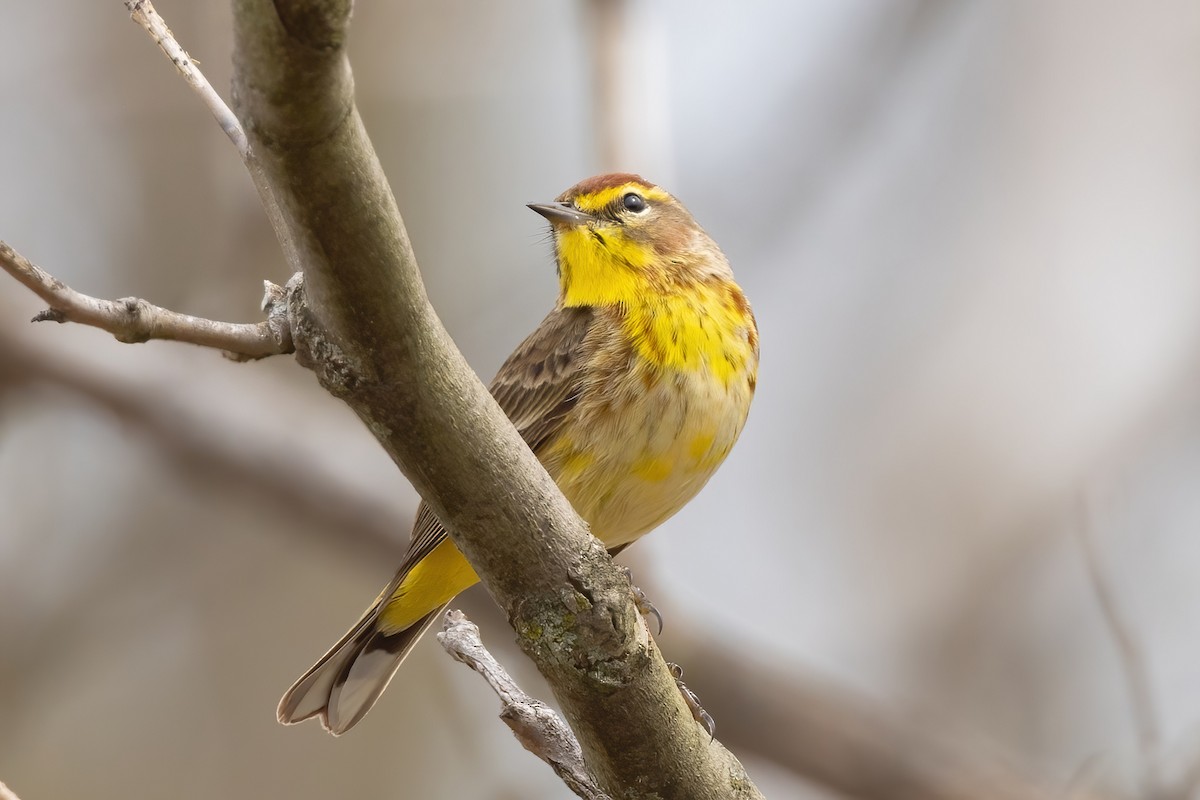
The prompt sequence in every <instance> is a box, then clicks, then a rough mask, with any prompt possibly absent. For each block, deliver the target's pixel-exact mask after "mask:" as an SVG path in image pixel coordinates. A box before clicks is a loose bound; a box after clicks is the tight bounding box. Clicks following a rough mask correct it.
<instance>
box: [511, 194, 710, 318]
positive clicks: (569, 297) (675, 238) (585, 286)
mask: <svg viewBox="0 0 1200 800" xmlns="http://www.w3.org/2000/svg"><path fill="white" fill-rule="evenodd" d="M529 207H530V208H531V209H533V210H534V211H536V212H537V213H539V214H541V215H542V216H543V217H545V218H546V219H547V220H549V221H550V228H551V231H552V233H553V235H554V249H555V255H556V257H557V260H558V275H559V281H560V284H561V291H562V298H563V303H564V305H567V306H584V305H588V306H601V305H613V304H630V303H634V302H636V301H637V300H638V298H640V297H644V296H646V293H647V290H648V288H650V287H654V288H656V289H657V290H658V291H663V290H668V289H669V288H670V287H671V286H672V285H676V286H686V285H689V284H691V283H695V282H699V281H705V280H712V279H714V278H728V279H731V278H732V273H731V271H730V269H729V264H728V262H727V261H726V260H725V256H724V255H723V254H722V253H721V250H720V248H719V247H717V245H716V243H715V242H713V240H712V239H710V238H709V236H708V234H707V233H705V232H704V229H703V228H701V227H700V226H699V225H698V224H697V223H696V220H695V219H693V218H692V215H691V214H690V213H688V210H687V209H686V208H684V207H683V204H682V203H680V202H679V201H678V200H676V199H675V198H674V197H672V196H671V195H669V194H667V193H666V192H665V191H663V190H662V189H660V188H659V187H657V186H655V185H654V184H652V183H649V182H647V181H646V180H644V179H643V178H641V177H639V176H637V175H630V174H626V173H616V174H611V175H598V176H596V177H594V178H588V179H587V180H585V181H581V182H580V183H577V184H576V185H575V186H572V187H571V188H570V189H568V190H567V191H565V192H563V193H562V194H560V195H559V196H558V197H557V198H555V200H554V202H553V203H541V204H538V203H534V204H530V206H529Z"/></svg>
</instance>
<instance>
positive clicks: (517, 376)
mask: <svg viewBox="0 0 1200 800" xmlns="http://www.w3.org/2000/svg"><path fill="white" fill-rule="evenodd" d="M594 317H595V313H594V311H593V310H592V309H591V308H563V307H561V306H559V307H556V308H555V309H554V310H553V311H551V312H550V313H549V315H547V316H546V318H545V319H544V320H542V324H541V325H538V327H537V329H536V330H534V332H533V333H532V334H530V335H529V337H528V338H527V339H526V340H525V341H524V342H522V343H521V345H520V346H519V347H517V349H516V350H514V351H513V353H512V355H510V356H509V357H508V359H507V360H506V361H505V362H504V364H503V365H501V367H500V371H499V372H497V373H496V377H495V378H493V379H492V384H491V386H490V387H489V388H490V391H491V393H492V397H494V398H496V402H497V403H499V404H500V408H501V410H503V411H504V413H505V415H506V416H507V417H508V418H509V420H511V421H512V423H513V425H515V426H516V428H517V432H518V433H520V434H521V438H523V439H524V440H525V443H526V444H528V445H529V447H530V449H531V450H533V452H534V453H537V452H538V451H539V450H540V449H541V447H542V446H543V445H544V444H545V443H546V442H547V441H549V440H551V439H553V438H554V436H555V434H557V433H558V431H559V429H560V428H561V427H562V423H563V420H564V419H566V416H567V414H568V413H569V412H570V410H571V409H572V408H573V407H574V405H575V402H576V400H577V399H578V397H579V387H580V380H579V378H580V374H581V373H580V367H581V366H582V364H583V362H584V360H585V357H586V346H585V345H586V342H585V340H586V338H587V333H588V331H589V330H591V327H592V321H593V319H594ZM445 539H446V528H445V527H444V526H443V525H442V523H441V520H439V519H438V518H437V515H435V514H434V513H433V510H432V509H430V508H429V506H428V505H426V504H425V503H423V502H422V503H421V505H420V507H419V508H418V509H417V520H416V522H415V523H414V524H413V533H412V540H411V543H410V544H409V546H408V552H407V553H405V556H404V561H403V563H402V564H401V567H400V576H402V575H403V574H404V573H405V572H407V570H408V569H409V568H410V567H411V566H412V565H413V564H416V563H418V562H419V561H420V560H421V559H423V558H425V556H427V555H429V554H430V553H432V552H433V550H434V548H436V547H437V546H438V545H439V544H441V543H442V542H443V541H444V540H445ZM400 576H398V577H400ZM396 585H399V584H398V583H397V584H396Z"/></svg>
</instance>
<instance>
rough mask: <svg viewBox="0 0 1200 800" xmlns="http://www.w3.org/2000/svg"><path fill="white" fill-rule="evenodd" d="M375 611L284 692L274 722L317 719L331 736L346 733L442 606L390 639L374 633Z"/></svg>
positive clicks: (368, 709)
mask: <svg viewBox="0 0 1200 800" xmlns="http://www.w3.org/2000/svg"><path fill="white" fill-rule="evenodd" d="M378 608H379V605H378V604H376V606H375V607H373V608H372V609H371V610H370V611H368V612H367V613H366V614H365V615H364V616H363V618H362V619H361V620H359V622H358V624H357V625H355V626H354V627H353V628H351V629H350V631H349V633H347V634H346V635H345V636H343V637H342V639H341V641H339V642H338V643H337V644H335V645H334V646H333V647H332V648H331V649H330V650H329V652H328V653H326V654H325V655H323V656H322V657H321V660H320V661H318V662H317V663H316V664H314V665H313V667H312V668H311V669H310V670H309V671H308V672H306V673H304V674H303V675H302V676H300V679H299V680H297V681H296V683H295V684H294V685H293V686H292V688H290V689H288V690H287V692H286V693H284V695H283V699H282V700H280V701H279V710H278V716H279V721H280V722H282V723H283V724H285V725H292V724H294V723H297V722H302V721H304V720H306V719H309V718H311V717H315V716H318V715H319V716H320V717H321V724H322V725H324V726H325V729H326V730H327V731H329V732H330V733H332V734H333V735H334V736H339V735H341V734H343V733H345V732H346V731H348V730H350V729H351V728H352V727H354V725H355V724H356V723H357V722H358V721H359V720H360V719H362V718H363V717H364V716H365V715H366V713H367V712H368V711H370V710H371V706H373V705H375V701H376V700H378V699H379V695H381V694H383V690H384V689H386V688H387V685H388V684H389V683H391V680H392V676H393V675H395V674H396V670H397V669H399V668H400V664H401V663H403V662H404V659H405V657H406V656H408V654H409V651H411V650H412V648H413V645H415V644H416V643H417V641H418V640H419V639H420V638H421V635H422V634H424V633H425V631H426V630H428V629H429V626H430V625H432V624H433V622H434V620H435V619H437V617H438V616H439V615H440V614H441V613H442V611H443V610H444V609H445V608H446V606H445V605H443V606H441V607H439V608H436V609H434V610H433V611H431V612H429V613H428V614H426V615H425V616H424V617H421V618H420V619H419V620H417V621H416V622H414V623H413V624H412V625H410V626H409V627H408V628H405V629H404V630H402V631H398V632H396V633H390V634H389V633H384V632H383V631H381V630H379V627H378V617H379V615H378Z"/></svg>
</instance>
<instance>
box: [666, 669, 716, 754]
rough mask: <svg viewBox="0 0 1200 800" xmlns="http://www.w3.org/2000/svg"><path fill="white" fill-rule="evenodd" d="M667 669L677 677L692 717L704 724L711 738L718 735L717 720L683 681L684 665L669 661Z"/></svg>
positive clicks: (680, 690)
mask: <svg viewBox="0 0 1200 800" xmlns="http://www.w3.org/2000/svg"><path fill="white" fill-rule="evenodd" d="M667 669H669V670H671V677H672V678H674V679H675V685H676V686H678V687H679V693H680V694H681V695H683V701H684V702H685V703H687V707H688V709H689V710H690V711H691V712H692V719H694V720H696V722H699V723H700V724H701V725H703V726H704V730H705V731H706V732H707V733H708V738H709V740H710V741H711V740H713V739H715V738H716V737H717V722H716V720H714V719H713V718H712V715H711V714H709V713H708V712H707V711H705V710H704V706H702V705H700V698H699V697H697V696H696V693H695V692H693V691H692V690H691V689H689V688H688V687H687V684H686V683H684V682H683V667H681V666H679V665H678V664H676V663H675V662H673V661H668V662H667Z"/></svg>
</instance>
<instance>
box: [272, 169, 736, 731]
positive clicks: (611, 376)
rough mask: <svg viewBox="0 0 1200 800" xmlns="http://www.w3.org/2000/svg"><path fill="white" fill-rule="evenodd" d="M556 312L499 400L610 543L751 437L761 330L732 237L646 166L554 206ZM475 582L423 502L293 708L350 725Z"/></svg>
mask: <svg viewBox="0 0 1200 800" xmlns="http://www.w3.org/2000/svg"><path fill="white" fill-rule="evenodd" d="M529 208H531V209H533V210H534V211H536V212H537V213H538V214H541V215H542V216H543V217H545V218H546V219H547V220H549V222H550V227H551V232H552V235H553V239H554V252H555V257H556V260H557V263H558V279H559V296H558V302H557V303H556V304H555V307H554V310H553V311H551V312H550V314H549V316H547V317H546V318H545V319H544V320H542V324H541V325H539V326H538V328H537V330H535V331H534V332H533V333H532V334H531V335H530V336H529V338H527V339H526V340H525V341H524V342H522V343H521V345H520V346H519V347H518V348H517V349H516V351H515V352H514V353H513V354H512V355H511V356H509V358H508V360H507V361H505V362H504V365H503V366H501V368H500V372H499V373H498V374H497V375H496V378H495V379H494V380H493V381H492V384H491V387H490V388H491V393H492V396H493V397H495V399H496V402H498V403H499V404H500V407H501V408H502V409H503V410H504V413H505V414H507V415H508V418H509V419H510V420H511V421H512V423H513V424H514V425H515V426H516V428H517V430H518V431H519V432H520V434H521V436H522V437H523V438H524V439H525V442H526V443H527V444H528V445H529V447H530V448H531V449H532V450H533V452H534V454H536V455H537V457H538V459H539V460H540V461H541V463H542V465H543V466H544V467H545V468H546V471H547V472H549V473H550V476H551V477H552V478H554V480H555V482H556V483H557V484H558V486H559V488H560V489H561V490H562V492H563V494H564V495H565V496H566V498H567V499H568V500H569V501H570V502H571V505H572V506H574V508H575V510H576V511H577V512H578V513H579V515H580V516H581V517H582V518H583V519H584V520H585V521H586V522H587V523H588V525H589V526H590V527H591V531H592V533H593V534H594V535H595V536H596V537H598V538H599V539H600V541H601V542H603V543H604V544H605V546H606V547H607V548H608V549H609V552H611V553H614V554H615V553H617V552H618V551H620V550H622V549H624V548H625V547H626V546H627V545H629V544H630V543H631V542H633V541H634V540H635V539H637V538H639V537H641V536H642V535H643V534H645V533H647V532H649V531H650V530H652V529H653V528H655V527H657V526H658V525H659V524H661V523H662V522H663V521H664V520H666V519H667V518H668V517H670V516H671V515H672V514H674V513H675V512H676V511H678V510H679V509H680V508H682V507H683V506H684V504H685V503H687V502H688V501H689V500H691V499H692V497H694V496H695V495H696V493H697V492H698V491H700V489H701V488H702V487H703V486H704V484H705V483H706V482H707V481H708V479H709V478H710V477H711V476H712V475H713V473H714V472H715V471H716V469H717V467H718V466H720V464H721V462H722V461H724V460H725V457H726V456H727V455H728V454H729V451H730V449H731V448H732V447H733V444H734V442H735V441H736V440H737V438H738V435H739V434H740V433H741V431H742V426H743V425H744V423H745V421H746V414H747V412H748V411H749V409H750V400H751V398H752V397H753V395H754V388H755V382H756V380H757V373H758V329H757V327H756V325H755V321H754V314H753V313H752V312H751V310H750V304H749V303H748V302H747V300H746V296H745V295H744V294H743V293H742V290H741V288H739V287H738V285H737V284H736V283H735V282H734V280H733V272H732V271H731V270H730V268H729V262H728V261H726V259H725V256H724V254H723V253H722V252H721V249H720V248H719V247H717V245H716V243H715V242H714V241H713V240H712V239H711V238H709V236H708V234H707V233H705V231H704V229H703V228H701V227H700V226H699V225H698V224H697V223H696V221H695V220H694V219H693V218H692V215H691V214H690V213H688V211H687V209H685V208H684V207H683V205H682V204H681V203H680V202H679V201H678V200H676V199H675V198H674V197H672V196H671V195H669V194H667V193H666V192H665V191H663V190H662V189H660V188H659V187H657V186H655V185H653V184H651V183H648V182H647V181H645V180H643V179H642V178H641V177H639V176H637V175H631V174H623V173H622V174H612V175H599V176H596V177H593V178H589V179H587V180H585V181H582V182H581V183H578V184H576V185H575V186H573V187H571V188H570V189H568V190H567V191H565V192H563V193H562V194H561V195H559V197H558V198H557V199H556V200H555V201H554V202H553V203H546V204H532V205H530V206H529ZM478 580H479V578H478V577H477V576H476V575H475V572H474V570H472V569H471V566H470V564H468V563H467V560H466V559H465V558H464V557H463V556H462V554H461V553H459V551H458V549H457V548H456V547H455V546H454V544H453V542H451V541H450V539H449V538H448V537H447V535H446V529H445V527H444V526H443V525H442V523H441V522H440V521H439V520H438V518H437V517H436V516H435V515H434V513H433V511H431V510H430V508H429V506H427V505H425V504H424V503H422V504H421V506H420V508H419V509H418V511H417V519H416V523H415V524H414V527H413V533H412V541H411V543H410V545H409V548H408V552H407V554H406V555H405V557H404V560H403V562H401V564H400V569H399V570H398V571H397V573H396V576H395V577H394V578H393V579H392V581H391V583H389V584H388V585H387V587H386V588H384V590H383V591H382V592H381V593H380V595H379V597H378V598H376V600H375V602H374V603H373V604H372V605H371V607H370V608H369V609H367V611H366V613H365V614H363V616H362V619H360V620H359V621H358V623H357V624H355V625H354V627H353V628H351V629H350V631H349V632H348V633H347V634H346V635H345V636H343V637H342V639H341V640H340V641H339V642H338V643H337V644H335V645H334V646H333V648H332V649H330V651H329V652H328V653H326V654H325V655H324V656H322V657H321V660H320V661H318V662H317V663H316V664H315V665H314V666H313V667H312V668H311V669H310V670H308V672H306V673H304V675H303V676H301V677H300V679H299V680H298V681H296V683H295V685H293V686H292V688H291V689H289V690H288V691H287V693H286V694H284V696H283V699H282V700H281V701H280V703H279V712H278V713H279V721H280V722H282V723H285V724H292V723H295V722H300V721H302V720H305V719H308V718H310V717H315V716H320V718H321V722H322V724H323V725H324V726H325V728H326V729H327V730H328V731H329V732H330V733H332V734H334V735H338V734H342V733H345V732H346V731H348V730H349V729H350V728H352V727H353V726H354V725H355V724H356V723H357V722H358V721H359V720H361V719H362V718H363V716H364V715H365V714H366V713H367V711H369V710H370V708H371V706H373V705H374V704H375V701H376V700H378V699H379V695H380V694H382V693H383V690H384V689H385V688H386V687H387V685H388V683H389V682H390V681H391V679H392V676H393V675H394V674H395V673H396V670H397V669H398V668H399V667H400V664H401V662H403V661H404V658H405V656H407V655H408V653H409V651H410V650H411V649H412V647H413V645H415V644H416V642H417V640H418V639H419V638H420V637H421V634H423V633H424V632H425V630H426V629H427V628H428V627H429V626H430V625H431V624H432V623H433V622H434V620H435V619H436V618H437V617H438V615H439V614H440V612H441V611H442V610H443V609H444V608H445V607H446V606H447V605H448V604H449V602H450V601H451V600H452V599H453V598H454V597H455V595H457V594H458V593H459V592H461V591H463V590H464V589H466V588H468V587H470V586H472V585H474V584H475V583H476V582H478Z"/></svg>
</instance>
